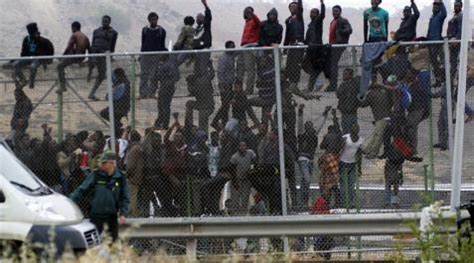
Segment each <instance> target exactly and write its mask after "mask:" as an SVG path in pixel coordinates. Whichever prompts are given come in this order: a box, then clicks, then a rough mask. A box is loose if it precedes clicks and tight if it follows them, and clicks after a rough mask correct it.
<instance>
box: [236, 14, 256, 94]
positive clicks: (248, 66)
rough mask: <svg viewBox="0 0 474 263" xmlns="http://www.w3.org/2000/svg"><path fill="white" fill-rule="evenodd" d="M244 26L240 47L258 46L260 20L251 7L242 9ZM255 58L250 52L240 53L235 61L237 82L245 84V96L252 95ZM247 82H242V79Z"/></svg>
mask: <svg viewBox="0 0 474 263" xmlns="http://www.w3.org/2000/svg"><path fill="white" fill-rule="evenodd" d="M244 19H245V26H244V31H243V34H242V40H241V44H240V45H241V46H242V47H244V48H252V47H256V46H258V41H259V40H260V19H258V17H257V16H256V15H255V14H254V10H253V8H252V7H251V6H248V7H246V8H245V9H244ZM255 67H256V56H255V53H254V52H252V51H247V52H242V53H241V54H240V56H239V59H238V60H237V72H236V73H237V81H240V82H241V83H245V86H246V87H245V91H246V93H247V94H253V91H254V86H255V72H256V69H255ZM245 75H247V80H246V81H245V82H244V77H245Z"/></svg>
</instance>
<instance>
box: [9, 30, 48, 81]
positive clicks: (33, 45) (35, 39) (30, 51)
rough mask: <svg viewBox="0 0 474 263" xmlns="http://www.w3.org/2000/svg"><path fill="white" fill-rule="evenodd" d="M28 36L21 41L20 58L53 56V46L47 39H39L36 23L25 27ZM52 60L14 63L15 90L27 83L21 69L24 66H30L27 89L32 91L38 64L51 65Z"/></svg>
mask: <svg viewBox="0 0 474 263" xmlns="http://www.w3.org/2000/svg"><path fill="white" fill-rule="evenodd" d="M26 30H27V31H28V36H26V37H25V38H24V39H23V44H22V47H21V56H22V57H35V56H51V55H54V46H53V44H52V43H51V41H49V40H48V39H47V38H44V37H41V35H40V32H39V30H38V25H37V24H36V23H30V24H28V25H26ZM51 62H52V60H50V59H48V60H39V59H32V60H29V59H25V60H17V61H15V63H14V67H15V70H14V71H13V80H14V81H15V86H16V88H17V89H21V88H23V87H24V86H26V85H27V84H28V83H27V81H26V78H25V75H23V72H22V69H23V68H24V67H26V66H30V82H29V87H30V89H33V88H34V87H35V78H36V71H37V70H38V67H39V66H40V64H43V65H46V64H51Z"/></svg>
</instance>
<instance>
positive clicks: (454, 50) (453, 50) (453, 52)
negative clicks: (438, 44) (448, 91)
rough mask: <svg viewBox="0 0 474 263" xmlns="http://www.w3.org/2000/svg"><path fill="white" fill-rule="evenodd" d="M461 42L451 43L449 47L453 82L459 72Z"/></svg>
mask: <svg viewBox="0 0 474 263" xmlns="http://www.w3.org/2000/svg"><path fill="white" fill-rule="evenodd" d="M460 51H461V50H460V46H459V44H451V46H450V47H449V63H450V64H451V83H453V80H454V79H455V78H456V73H457V72H458V59H459V53H460Z"/></svg>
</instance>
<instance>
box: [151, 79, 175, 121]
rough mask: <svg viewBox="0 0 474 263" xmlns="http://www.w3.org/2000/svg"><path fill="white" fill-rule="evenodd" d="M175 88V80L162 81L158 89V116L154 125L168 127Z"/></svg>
mask: <svg viewBox="0 0 474 263" xmlns="http://www.w3.org/2000/svg"><path fill="white" fill-rule="evenodd" d="M175 90H176V82H174V81H162V82H161V87H160V89H159V90H158V118H157V119H156V121H155V127H158V128H168V126H169V123H170V116H171V101H172V100H173V95H174V92H175Z"/></svg>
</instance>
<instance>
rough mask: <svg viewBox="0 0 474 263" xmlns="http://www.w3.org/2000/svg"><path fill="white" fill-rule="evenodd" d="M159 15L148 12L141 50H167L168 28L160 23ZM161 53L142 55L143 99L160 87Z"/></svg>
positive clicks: (152, 95) (153, 93)
mask: <svg viewBox="0 0 474 263" xmlns="http://www.w3.org/2000/svg"><path fill="white" fill-rule="evenodd" d="M158 19H159V16H158V14H157V13H155V12H151V13H150V14H148V22H149V23H150V24H149V25H148V26H146V27H144V28H143V29H142V45H141V50H140V51H141V52H157V51H167V49H166V46H165V42H166V30H165V29H164V28H163V27H162V26H161V25H158ZM161 58H162V56H160V55H146V54H145V55H142V56H140V75H141V76H140V91H139V96H140V98H142V99H148V98H153V97H154V96H155V93H156V90H157V89H158V82H159V80H158V78H159V75H158V74H159V70H160V66H161V65H160V64H161Z"/></svg>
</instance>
